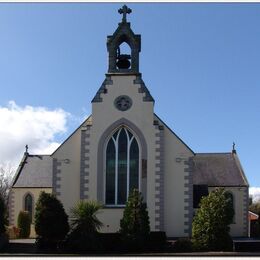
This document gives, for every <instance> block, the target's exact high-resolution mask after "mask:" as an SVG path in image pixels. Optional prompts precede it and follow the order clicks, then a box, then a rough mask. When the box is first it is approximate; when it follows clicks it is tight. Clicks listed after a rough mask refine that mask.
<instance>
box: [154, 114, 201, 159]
mask: <svg viewBox="0 0 260 260" xmlns="http://www.w3.org/2000/svg"><path fill="white" fill-rule="evenodd" d="M154 115H155V116H156V117H157V118H158V119H159V120H160V121H161V122H162V123H163V124H164V125H165V126H166V127H167V128H168V129H169V130H170V132H171V133H172V134H174V135H175V136H176V137H177V138H178V139H179V140H180V141H181V143H183V144H184V145H185V146H186V147H187V148H188V149H189V150H190V151H191V152H192V153H193V155H196V153H195V152H193V150H192V149H191V148H190V147H189V146H188V145H187V144H186V143H185V142H184V141H183V140H182V139H181V138H180V137H179V136H178V135H177V134H176V133H174V132H173V130H172V129H171V128H170V127H169V126H168V125H166V124H165V122H164V121H163V120H162V119H161V118H160V117H159V116H157V115H156V114H155V113H154Z"/></svg>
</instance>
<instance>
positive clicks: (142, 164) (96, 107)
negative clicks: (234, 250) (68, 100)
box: [9, 5, 249, 238]
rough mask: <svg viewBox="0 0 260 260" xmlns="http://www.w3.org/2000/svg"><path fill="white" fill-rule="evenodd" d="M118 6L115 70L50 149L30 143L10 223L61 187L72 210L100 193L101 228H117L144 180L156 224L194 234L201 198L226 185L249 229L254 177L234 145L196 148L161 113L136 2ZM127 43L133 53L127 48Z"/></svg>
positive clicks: (236, 233)
mask: <svg viewBox="0 0 260 260" xmlns="http://www.w3.org/2000/svg"><path fill="white" fill-rule="evenodd" d="M119 13H120V14H122V21H121V22H120V23H119V24H118V27H117V29H116V30H115V32H114V33H113V34H112V35H109V36H108V37H107V51H108V70H107V73H106V75H105V79H104V81H103V83H102V85H101V87H100V88H99V89H98V90H97V92H96V95H95V96H94V98H93V100H92V113H91V115H90V116H89V117H88V118H87V119H86V120H85V121H84V122H83V123H82V124H81V125H80V126H79V127H78V128H77V129H76V130H75V131H74V132H73V133H72V134H71V135H70V136H69V137H68V138H67V139H66V140H65V141H64V142H63V143H62V144H61V145H60V146H59V147H58V149H57V150H56V151H54V152H53V153H52V154H51V155H32V154H29V153H28V151H27V150H26V152H25V153H24V156H23V158H22V160H21V163H20V166H19V167H18V169H17V172H16V175H15V177H14V179H13V183H12V188H11V192H10V201H9V202H10V203H9V221H10V225H17V217H18V214H19V212H20V211H21V210H27V211H29V212H30V213H31V215H32V217H33V214H34V210H35V204H36V201H37V199H38V197H39V194H40V192H41V191H45V192H49V193H54V194H55V195H56V197H57V198H58V199H59V200H60V201H61V202H62V204H63V205H64V208H65V210H66V212H67V214H68V215H70V210H71V208H72V207H74V206H75V205H76V203H77V202H78V201H80V200H95V201H99V202H100V203H102V205H103V208H102V210H101V212H100V213H99V214H98V218H99V219H100V221H101V222H102V223H103V224H104V226H103V228H102V230H101V232H117V231H119V227H120V219H121V218H122V216H123V211H124V207H125V204H126V201H127V198H128V195H129V193H130V192H131V190H132V189H133V188H137V189H138V190H139V191H140V192H141V193H142V196H143V198H144V201H145V202H146V204H147V209H148V213H149V218H150V227H151V231H165V232H166V235H167V237H170V238H177V237H189V236H191V229H192V219H193V216H194V214H195V212H196V209H197V208H198V204H199V200H200V198H201V197H202V196H203V195H207V194H208V193H209V192H210V191H212V190H214V189H216V188H217V187H224V188H225V189H226V190H227V191H228V192H229V194H230V196H231V198H232V200H233V207H234V211H235V216H234V221H233V224H231V235H232V236H233V237H245V236H247V234H248V218H247V217H248V215H247V214H248V187H249V184H248V182H247V179H246V176H245V174H244V171H243V169H242V166H241V164H240V162H239V159H238V156H237V153H236V151H235V148H234V147H233V150H232V152H225V153H197V152H194V151H193V150H192V149H191V148H189V147H188V146H187V145H186V144H185V143H184V142H183V141H182V140H181V139H180V138H179V137H178V136H177V135H176V134H175V133H174V132H173V130H171V129H170V128H169V127H168V126H167V125H166V123H164V122H163V121H162V120H161V119H160V118H159V116H158V115H156V114H155V112H154V98H153V97H152V95H151V93H150V92H149V90H148V88H147V87H146V85H145V83H144V81H143V80H142V74H141V73H140V71H139V55H140V51H141V35H139V34H135V33H134V32H133V31H132V29H131V25H130V23H129V22H128V21H127V14H130V13H131V9H129V8H128V7H127V6H126V5H124V6H123V7H122V8H120V9H119ZM122 44H127V45H128V46H129V48H130V50H131V53H130V54H124V53H121V52H122V48H120V47H121V46H122ZM158 105H160V104H158ZM104 111H105V113H104ZM31 236H32V237H33V236H35V233H34V228H33V222H32V232H31Z"/></svg>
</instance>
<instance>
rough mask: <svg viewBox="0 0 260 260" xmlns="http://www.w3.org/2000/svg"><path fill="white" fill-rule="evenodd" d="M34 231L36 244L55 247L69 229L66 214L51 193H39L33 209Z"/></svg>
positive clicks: (41, 246) (42, 246)
mask: <svg viewBox="0 0 260 260" xmlns="http://www.w3.org/2000/svg"><path fill="white" fill-rule="evenodd" d="M35 231H36V234H37V236H38V237H37V244H38V246H39V247H40V248H50V249H56V248H57V245H58V243H59V242H61V241H62V240H63V239H64V238H65V236H66V234H67V233H68V231H69V224H68V216H67V214H66V213H65V210H64V208H63V205H62V203H61V202H60V201H59V200H58V199H57V198H56V197H55V196H54V195H53V194H48V193H45V192H42V193H41V194H40V197H39V199H38V201H37V203H36V209H35Z"/></svg>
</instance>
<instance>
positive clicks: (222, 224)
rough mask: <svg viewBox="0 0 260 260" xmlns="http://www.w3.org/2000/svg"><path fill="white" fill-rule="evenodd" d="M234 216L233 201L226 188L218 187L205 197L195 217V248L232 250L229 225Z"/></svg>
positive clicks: (193, 239)
mask: <svg viewBox="0 0 260 260" xmlns="http://www.w3.org/2000/svg"><path fill="white" fill-rule="evenodd" d="M233 216H234V209H233V207H232V202H231V201H230V199H229V197H228V194H227V192H225V190H224V189H222V188H221V189H217V190H215V191H212V192H210V193H209V195H208V196H206V197H203V198H202V199H201V202H200V208H199V209H198V211H197V214H196V215H195V217H194V219H193V225H192V242H193V248H194V249H195V250H198V251H232V249H233V241H232V238H231V237H230V235H229V231H230V227H229V225H230V224H231V223H232V221H233Z"/></svg>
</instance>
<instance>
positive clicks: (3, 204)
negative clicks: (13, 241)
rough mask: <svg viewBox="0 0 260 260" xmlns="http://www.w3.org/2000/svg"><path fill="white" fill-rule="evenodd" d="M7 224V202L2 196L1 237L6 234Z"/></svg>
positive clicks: (0, 208) (0, 211)
mask: <svg viewBox="0 0 260 260" xmlns="http://www.w3.org/2000/svg"><path fill="white" fill-rule="evenodd" d="M6 224H7V221H6V205H5V200H4V198H3V197H2V195H1V194H0V235H1V234H4V233H5V230H6V228H5V225H6Z"/></svg>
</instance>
